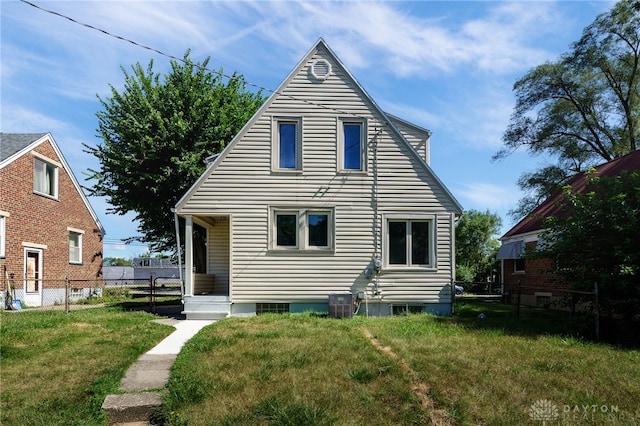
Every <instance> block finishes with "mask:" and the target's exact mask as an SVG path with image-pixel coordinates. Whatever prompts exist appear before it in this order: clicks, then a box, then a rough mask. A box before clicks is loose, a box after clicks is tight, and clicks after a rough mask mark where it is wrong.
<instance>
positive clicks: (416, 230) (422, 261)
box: [385, 216, 435, 268]
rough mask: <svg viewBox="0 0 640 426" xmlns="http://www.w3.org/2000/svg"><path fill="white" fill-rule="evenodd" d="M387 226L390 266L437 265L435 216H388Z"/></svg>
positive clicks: (386, 235)
mask: <svg viewBox="0 0 640 426" xmlns="http://www.w3.org/2000/svg"><path fill="white" fill-rule="evenodd" d="M385 226H386V232H385V239H386V241H385V243H386V244H385V247H386V248H385V261H386V265H387V266H388V267H391V268H397V267H407V268H413V267H421V268H433V267H435V241H434V235H435V233H434V229H433V228H434V219H433V218H429V217H426V216H408V217H401V216H398V217H387V218H386V221H385Z"/></svg>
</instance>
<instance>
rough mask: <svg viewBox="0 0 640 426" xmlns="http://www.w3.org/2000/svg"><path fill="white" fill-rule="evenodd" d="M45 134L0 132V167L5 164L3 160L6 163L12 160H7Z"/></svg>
mask: <svg viewBox="0 0 640 426" xmlns="http://www.w3.org/2000/svg"><path fill="white" fill-rule="evenodd" d="M46 135H47V134H46V133H0V168H2V166H4V165H5V161H6V163H7V164H8V163H10V162H11V161H13V159H11V160H9V158H10V157H13V156H16V157H19V156H20V155H21V154H20V155H18V153H19V152H20V151H22V150H23V149H26V148H27V147H28V146H29V145H31V144H32V143H33V142H35V141H37V140H38V139H40V138H42V137H44V136H46Z"/></svg>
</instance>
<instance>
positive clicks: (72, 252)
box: [68, 229, 84, 264]
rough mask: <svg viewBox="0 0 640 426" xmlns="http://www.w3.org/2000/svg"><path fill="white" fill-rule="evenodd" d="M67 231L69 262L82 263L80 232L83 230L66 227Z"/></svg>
mask: <svg viewBox="0 0 640 426" xmlns="http://www.w3.org/2000/svg"><path fill="white" fill-rule="evenodd" d="M68 231H69V263H76V264H80V263H82V234H83V233H84V232H83V231H79V230H76V229H68Z"/></svg>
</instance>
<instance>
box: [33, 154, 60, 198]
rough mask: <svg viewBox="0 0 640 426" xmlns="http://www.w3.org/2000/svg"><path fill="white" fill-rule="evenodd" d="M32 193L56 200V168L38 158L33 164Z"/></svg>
mask: <svg viewBox="0 0 640 426" xmlns="http://www.w3.org/2000/svg"><path fill="white" fill-rule="evenodd" d="M33 191H34V192H36V193H38V194H42V195H46V196H48V197H51V198H58V166H57V165H55V164H52V163H49V162H47V161H44V160H42V159H40V158H35V159H34V163H33Z"/></svg>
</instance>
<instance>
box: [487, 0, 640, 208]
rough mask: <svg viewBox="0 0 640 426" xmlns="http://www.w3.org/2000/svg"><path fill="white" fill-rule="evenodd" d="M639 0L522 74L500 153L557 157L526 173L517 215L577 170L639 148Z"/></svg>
mask: <svg viewBox="0 0 640 426" xmlns="http://www.w3.org/2000/svg"><path fill="white" fill-rule="evenodd" d="M639 66H640V1H638V0H623V1H621V2H619V3H617V4H616V5H615V6H614V7H613V8H612V9H611V10H610V11H609V12H608V13H603V14H601V15H599V16H598V17H597V18H596V19H595V21H594V22H593V23H592V24H591V25H589V26H588V27H586V28H585V29H584V31H583V34H582V37H581V38H580V40H579V41H577V42H575V43H573V44H572V47H571V49H570V51H569V52H567V53H565V54H563V55H562V56H561V57H560V59H559V60H558V61H557V62H553V63H545V64H542V65H540V66H538V67H536V68H534V69H533V70H531V71H530V72H529V73H527V74H526V75H525V76H524V77H523V78H521V79H519V80H518V81H516V83H515V85H514V92H515V97H516V105H515V109H514V112H513V114H512V116H511V119H510V122H509V125H508V127H507V130H506V131H505V133H504V134H503V138H502V140H503V147H502V148H501V149H500V150H499V151H498V152H497V153H496V154H495V155H494V157H493V159H494V160H498V159H502V158H505V157H507V156H509V155H510V154H511V153H512V152H514V151H515V150H517V149H518V148H524V149H526V150H527V151H528V152H529V153H531V154H533V155H536V156H539V155H544V156H545V157H547V158H550V159H552V160H553V161H555V163H551V164H548V165H546V166H544V167H542V168H540V169H538V170H535V171H532V172H525V173H523V174H522V175H521V177H520V179H519V180H518V185H519V186H520V188H521V189H523V190H524V191H525V192H526V193H527V194H528V195H527V196H525V197H524V198H523V199H522V200H520V202H519V205H518V207H516V208H515V209H514V210H512V211H511V215H512V216H514V217H516V218H519V217H522V216H524V215H526V214H528V213H529V212H530V211H531V210H532V208H533V207H535V206H537V205H538V204H539V203H540V202H542V200H544V199H545V198H546V197H547V196H548V195H549V194H550V193H551V192H552V191H553V190H555V189H558V187H559V186H561V185H562V184H564V183H566V181H567V180H568V179H569V178H570V177H571V176H573V175H574V174H576V173H581V172H584V171H585V170H587V169H588V168H589V167H592V166H595V165H598V164H601V163H603V162H606V161H610V160H612V159H613V158H616V157H619V156H621V155H624V154H627V153H629V152H631V151H633V150H635V149H637V148H638V141H639V138H640V72H639Z"/></svg>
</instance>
